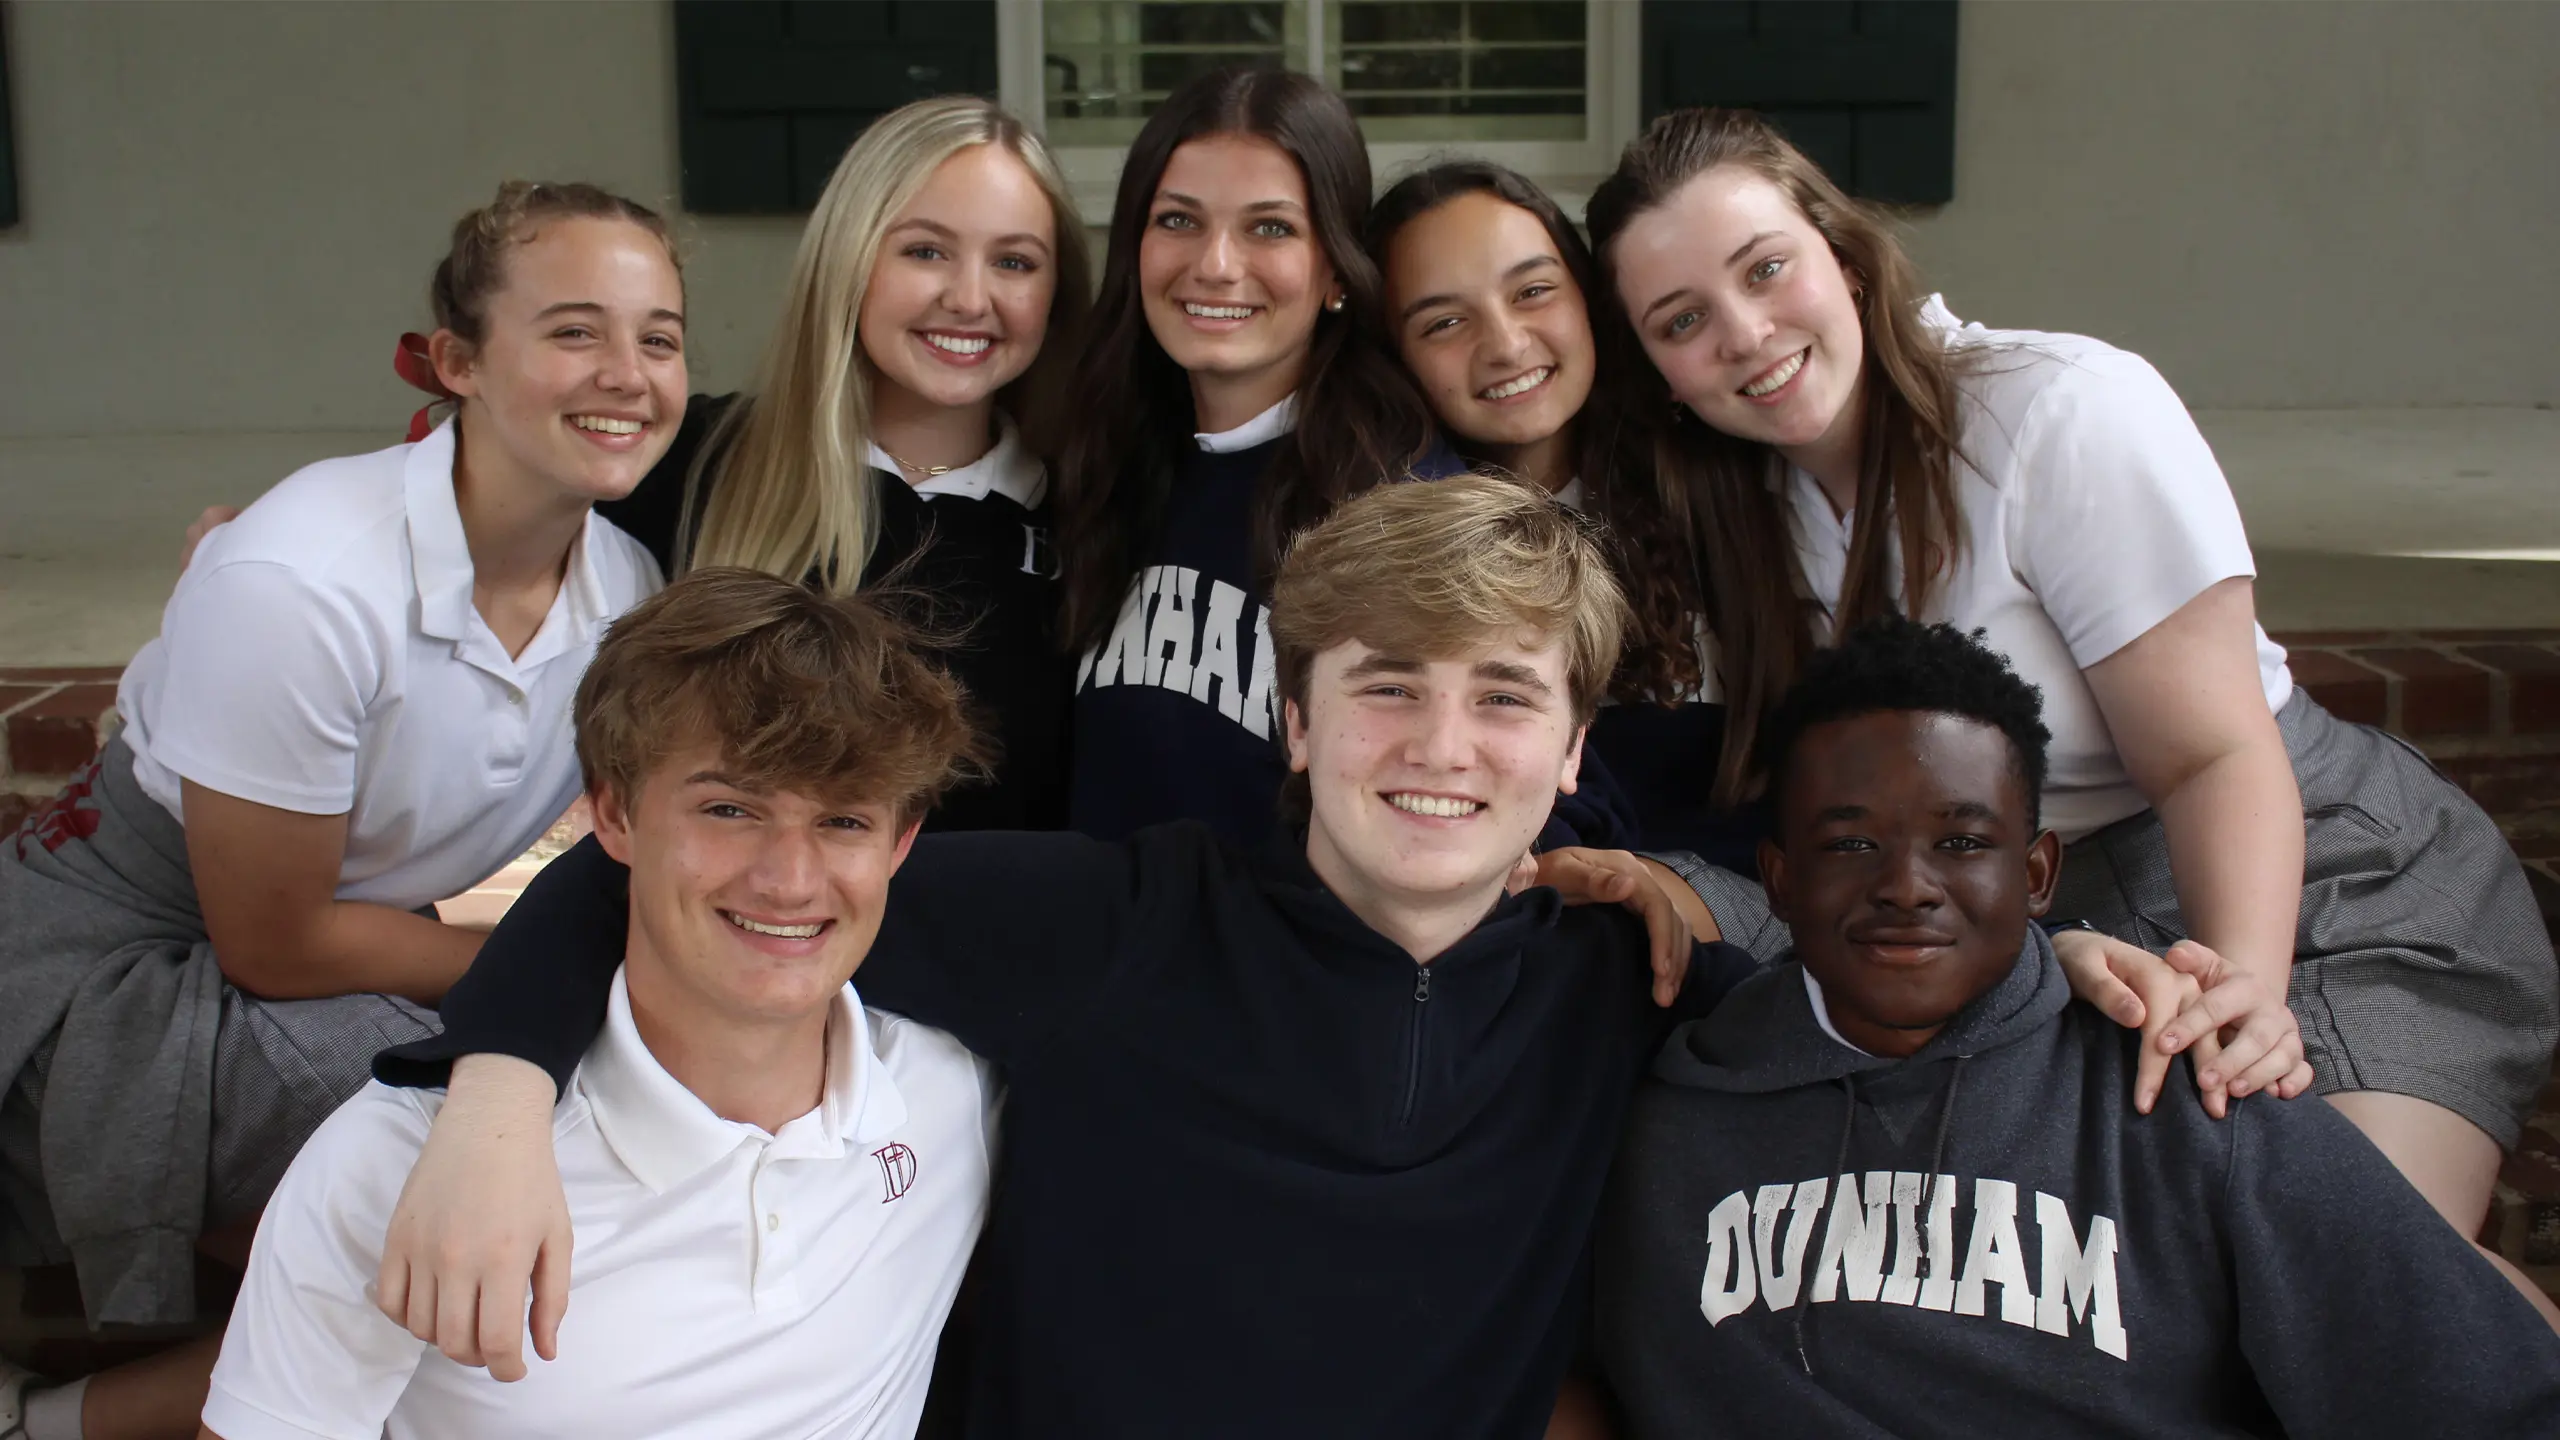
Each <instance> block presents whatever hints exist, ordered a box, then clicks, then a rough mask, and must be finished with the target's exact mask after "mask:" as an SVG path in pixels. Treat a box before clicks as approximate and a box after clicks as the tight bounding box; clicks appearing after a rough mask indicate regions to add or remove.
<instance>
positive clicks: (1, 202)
mask: <svg viewBox="0 0 2560 1440" xmlns="http://www.w3.org/2000/svg"><path fill="white" fill-rule="evenodd" d="M8 19H9V17H8V15H7V14H6V13H5V12H0V230H6V229H7V228H9V227H10V226H12V225H15V224H17V223H18V145H17V140H16V137H14V136H13V135H11V134H10V132H9V27H8V23H7V22H8Z"/></svg>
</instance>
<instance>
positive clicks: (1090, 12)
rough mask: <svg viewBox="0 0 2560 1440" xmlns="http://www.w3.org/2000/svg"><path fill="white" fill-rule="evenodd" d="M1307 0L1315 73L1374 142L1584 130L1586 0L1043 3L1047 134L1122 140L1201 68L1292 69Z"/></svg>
mask: <svg viewBox="0 0 2560 1440" xmlns="http://www.w3.org/2000/svg"><path fill="white" fill-rule="evenodd" d="M1316 5H1321V6H1322V7H1323V20H1324V25H1323V27H1322V28H1323V32H1324V36H1325V44H1324V75H1325V79H1326V80H1327V81H1329V82H1330V83H1331V84H1333V85H1334V86H1335V87H1336V88H1337V89H1339V90H1341V91H1342V92H1343V94H1344V95H1345V96H1346V97H1348V98H1349V100H1350V102H1351V108H1352V111H1353V113H1355V114H1357V115H1359V116H1360V117H1361V122H1362V128H1363V129H1364V130H1366V131H1367V132H1368V135H1369V138H1370V139H1371V140H1372V141H1376V142H1383V143H1390V144H1393V143H1422V144H1471V143H1478V142H1484V141H1500V140H1565V141H1572V140H1580V139H1583V138H1584V137H1585V135H1586V134H1587V131H1588V127H1587V125H1586V118H1587V112H1588V109H1589V105H1590V95H1589V93H1588V89H1587V86H1586V84H1585V78H1584V77H1585V74H1586V70H1585V64H1586V62H1585V58H1584V52H1585V48H1586V47H1585V44H1584V39H1585V36H1586V35H1587V33H1588V27H1589V24H1590V16H1589V10H1590V0H1046V3H1044V4H1043V5H1042V6H1041V15H1042V32H1043V33H1042V37H1041V38H1042V41H1043V54H1042V59H1043V60H1044V62H1045V64H1044V67H1043V79H1042V98H1043V103H1044V105H1045V107H1046V109H1047V113H1048V127H1049V138H1050V140H1051V141H1052V142H1053V143H1056V144H1060V145H1093V146H1121V145H1126V144H1128V143H1129V142H1130V141H1131V140H1133V139H1135V138H1136V137H1137V133H1138V128H1139V126H1140V125H1142V124H1144V123H1145V120H1146V117H1147V116H1148V115H1149V114H1150V113H1152V112H1153V111H1154V109H1155V107H1156V105H1157V104H1158V103H1159V102H1161V101H1162V100H1163V99H1164V97H1165V96H1166V95H1167V94H1169V93H1171V92H1172V91H1173V90H1175V89H1177V88H1179V87H1180V86H1181V85H1182V84H1183V83H1184V82H1186V81H1188V80H1190V79H1191V78H1192V77H1193V76H1196V75H1198V74H1200V73H1202V72H1203V71H1207V70H1212V69H1215V68H1217V67H1218V66H1221V65H1236V64H1247V65H1274V66H1277V65H1287V66H1292V67H1295V66H1300V65H1303V64H1304V63H1305V62H1306V58H1307V18H1308V14H1307V12H1308V11H1309V9H1310V8H1311V7H1313V6H1316Z"/></svg>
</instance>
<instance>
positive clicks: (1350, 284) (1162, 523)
mask: <svg viewBox="0 0 2560 1440" xmlns="http://www.w3.org/2000/svg"><path fill="white" fill-rule="evenodd" d="M1368 205H1369V159H1368V150H1367V148H1366V147H1365V145H1364V144H1363V142H1362V139H1361V135H1360V127H1359V125H1358V124H1357V123H1356V122H1355V121H1354V120H1353V119H1352V118H1351V111H1350V108H1349V107H1348V106H1346V105H1345V104H1344V103H1343V101H1342V98H1341V97H1340V96H1338V95H1335V94H1333V93H1332V92H1331V91H1329V90H1326V89H1325V88H1324V87H1323V86H1322V85H1320V84H1318V83H1317V82H1316V81H1314V80H1311V79H1309V78H1307V77H1306V76H1304V75H1297V74H1291V73H1288V72H1285V71H1277V70H1224V71H1218V72H1215V73H1212V74H1209V75H1205V76H1203V77H1201V78H1200V79H1198V80H1196V81H1193V82H1192V83H1191V84H1190V85H1188V86H1185V87H1184V88H1183V89H1181V90H1179V91H1177V92H1175V93H1174V94H1173V95H1172V96H1171V97H1170V98H1168V99H1167V100H1166V101H1165V102H1164V104H1163V106H1162V107H1160V108H1159V109H1158V110H1157V111H1156V113H1155V115H1154V116H1153V117H1152V118H1151V119H1149V120H1148V121H1147V124H1146V128H1145V129H1144V130H1142V131H1140V132H1139V134H1138V138H1137V141H1136V142H1135V143H1134V144H1133V145H1131V146H1130V149H1129V158H1128V162H1127V164H1126V166H1125V168H1123V170H1122V171H1121V176H1120V189H1119V194H1118V198H1117V200H1116V202H1115V206H1116V208H1115V209H1114V210H1113V212H1112V219H1111V250H1110V256H1109V259H1108V260H1107V262H1106V263H1105V264H1104V266H1103V274H1102V293H1101V298H1100V300H1099V301H1098V302H1097V305H1096V314H1097V317H1098V318H1097V322H1096V333H1095V338H1094V343H1093V346H1092V348H1091V349H1090V350H1089V351H1088V352H1087V354H1086V355H1085V357H1084V365H1083V374H1082V384H1081V388H1080V390H1079V392H1078V395H1077V403H1076V407H1075V410H1074V421H1073V428H1072V430H1071V432H1070V434H1069V437H1068V442H1067V446H1066V451H1065V455H1064V459H1063V461H1062V463H1061V465H1060V470H1059V500H1058V505H1059V538H1060V541H1061V544H1060V547H1059V549H1060V556H1061V559H1062V561H1063V564H1064V576H1063V578H1064V586H1063V588H1064V590H1065V601H1066V630H1067V634H1068V637H1069V638H1070V640H1071V641H1072V642H1073V644H1074V646H1075V647H1076V648H1077V649H1079V650H1081V651H1082V652H1083V659H1082V661H1081V663H1080V664H1079V666H1078V669H1077V673H1076V681H1075V695H1076V701H1075V780H1074V788H1073V798H1072V811H1071V813H1072V817H1073V820H1072V823H1073V825H1074V828H1076V829H1078V830H1081V831H1083V832H1085V833H1086V834H1088V835H1094V836H1098V837H1102V838H1108V839H1117V838H1120V837H1122V836H1125V835H1127V834H1128V833H1130V832H1131V831H1133V830H1136V829H1138V828H1139V827H1141V826H1144V825H1149V824H1153V823H1155V822H1157V821H1160V820H1169V819H1175V818H1180V817H1191V818H1196V819H1200V820H1204V821H1206V822H1208V823H1209V824H1210V825H1211V826H1212V827H1213V828H1215V829H1217V830H1218V831H1219V832H1220V833H1222V834H1224V835H1226V836H1229V837H1231V838H1235V839H1241V840H1247V841H1252V840H1259V839H1260V838H1261V837H1262V836H1263V834H1264V833H1265V832H1266V831H1267V830H1269V828H1270V826H1271V824H1272V817H1273V813H1274V812H1273V802H1274V799H1275V797H1276V796H1277V794H1278V792H1279V788H1280V779H1281V776H1282V774H1283V765H1282V759H1281V752H1280V748H1279V745H1278V743H1277V741H1276V738H1275V736H1276V731H1277V725H1276V718H1277V710H1276V709H1275V705H1276V694H1277V692H1276V690H1275V689H1274V686H1273V670H1272V649H1271V636H1270V628H1269V622H1268V614H1269V611H1268V606H1267V605H1266V603H1265V594H1266V590H1265V582H1266V580H1267V579H1268V577H1269V576H1270V574H1271V573H1272V571H1273V569H1274V567H1275V565H1276V563H1277V557H1278V555H1279V553H1280V551H1281V549H1282V548H1283V546H1284V545H1285V543H1286V541H1287V539H1288V537H1289V536H1291V535H1292V534H1294V533H1296V532H1297V531H1299V530H1301V529H1303V528H1305V527H1306V526H1307V525H1309V524H1312V523H1314V522H1315V521H1316V520H1319V519H1321V518H1322V517H1323V516H1324V515H1325V514H1326V513H1327V512H1328V511H1330V510H1331V508H1332V507H1333V506H1334V505H1335V504H1336V503H1338V502H1339V501H1341V500H1342V499H1343V498H1344V497H1345V496H1347V495H1350V494H1352V493H1354V492H1356V491H1358V490H1361V489H1364V488H1366V487H1368V486H1370V485H1374V484H1376V483H1378V482H1379V481H1381V480H1384V479H1388V478H1391V477H1401V476H1403V475H1405V474H1406V473H1408V472H1409V471H1413V470H1415V469H1416V468H1417V462H1419V467H1420V469H1421V470H1423V471H1424V472H1426V473H1433V474H1445V473H1449V472H1451V471H1454V470H1455V469H1457V468H1458V466H1457V463H1456V461H1455V460H1454V459H1453V458H1451V457H1449V456H1447V455H1446V454H1445V453H1439V454H1434V455H1426V450H1427V449H1428V448H1429V447H1430V445H1431V420H1430V415H1429V412H1428V411H1426V410H1425V409H1424V408H1423V404H1422V401H1421V398H1420V397H1419V396H1417V395H1416V394H1415V393H1414V390H1413V387H1412V385H1411V384H1410V383H1409V382H1407V381H1406V379H1405V377H1404V375H1403V373H1402V372H1401V371H1399V370H1398V369H1397V368H1396V365H1395V363H1394V361H1393V360H1392V359H1390V358H1389V357H1388V355H1387V354H1386V352H1385V350H1384V348H1383V347H1382V345H1381V344H1380V343H1379V338H1378V335H1377V321H1376V318H1375V317H1376V316H1377V314H1378V307H1379V300H1378V290H1379V283H1378V271H1377V267H1376V266H1375V265H1373V264H1371V263H1370V261H1369V258H1368V256H1367V254H1366V253H1365V252H1364V251H1363V250H1362V249H1361V247H1360V243H1359V227H1360V221H1361V217H1362V216H1363V215H1364V214H1366V213H1367V210H1368ZM1302 416H1303V417H1305V418H1306V419H1307V420H1308V422H1309V423H1307V424H1305V425H1303V426H1301V425H1300V424H1299V423H1298V422H1299V420H1300V418H1301V417H1302Z"/></svg>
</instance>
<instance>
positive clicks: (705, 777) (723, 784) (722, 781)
mask: <svg viewBox="0 0 2560 1440" xmlns="http://www.w3.org/2000/svg"><path fill="white" fill-rule="evenodd" d="M684 783H686V784H687V785H717V786H719V787H720V788H721V789H723V790H736V791H739V792H741V793H743V794H747V795H761V794H763V793H764V792H763V791H762V790H760V789H758V788H757V787H755V786H753V785H748V784H745V783H743V782H741V781H740V780H738V779H737V777H735V776H733V775H730V774H728V773H727V772H726V771H721V770H696V771H694V772H693V773H692V774H690V775H687V776H686V777H684Z"/></svg>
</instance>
